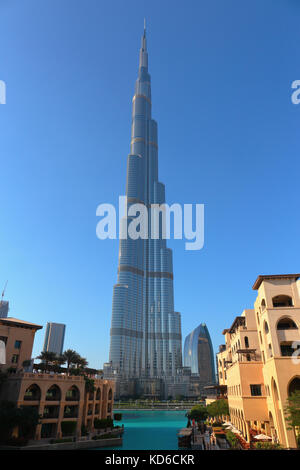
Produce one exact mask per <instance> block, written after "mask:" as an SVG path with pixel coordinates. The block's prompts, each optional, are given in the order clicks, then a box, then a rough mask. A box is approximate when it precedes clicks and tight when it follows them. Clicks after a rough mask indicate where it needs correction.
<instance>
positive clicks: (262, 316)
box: [217, 274, 300, 448]
mask: <svg viewBox="0 0 300 470" xmlns="http://www.w3.org/2000/svg"><path fill="white" fill-rule="evenodd" d="M299 277H300V274H283V275H269V276H259V277H258V278H257V280H256V281H255V283H254V286H253V289H254V290H256V291H257V299H256V301H255V304H254V309H249V310H244V311H243V313H242V314H241V315H240V316H238V317H236V318H235V319H234V321H233V323H232V325H231V327H230V328H228V329H225V330H224V331H223V334H224V336H225V345H222V347H221V348H220V351H219V353H218V355H217V360H218V377H219V383H220V385H223V386H227V394H228V404H229V411H230V420H231V422H232V423H233V424H234V426H235V427H236V428H237V429H238V430H239V431H240V432H241V433H242V435H243V436H244V438H245V439H246V441H248V443H250V441H253V442H255V438H254V436H255V435H257V434H263V435H267V436H268V437H270V438H271V439H272V441H273V442H276V443H280V444H281V445H282V446H283V447H285V448H296V434H295V429H293V428H291V426H290V425H289V423H288V422H287V420H286V406H287V399H288V397H289V396H290V395H291V394H292V393H293V392H295V391H297V390H298V391H300V358H299V345H300V280H299ZM298 431H299V430H298Z"/></svg>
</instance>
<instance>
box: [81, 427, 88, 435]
mask: <svg viewBox="0 0 300 470" xmlns="http://www.w3.org/2000/svg"><path fill="white" fill-rule="evenodd" d="M88 434H89V431H88V429H87V427H86V426H85V425H84V424H82V425H81V435H82V436H87V435H88Z"/></svg>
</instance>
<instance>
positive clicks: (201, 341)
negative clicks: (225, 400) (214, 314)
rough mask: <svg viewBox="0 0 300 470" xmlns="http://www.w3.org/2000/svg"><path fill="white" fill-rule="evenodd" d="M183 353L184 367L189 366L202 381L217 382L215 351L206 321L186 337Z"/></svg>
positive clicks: (207, 382) (206, 382)
mask: <svg viewBox="0 0 300 470" xmlns="http://www.w3.org/2000/svg"><path fill="white" fill-rule="evenodd" d="M183 354H184V367H189V368H190V369H191V373H192V374H195V375H198V376H199V380H200V382H201V383H203V384H207V385H209V384H213V383H215V381H216V376H215V361H214V351H213V347H212V342H211V339H210V335H209V332H208V329H207V326H206V324H205V323H201V324H200V325H199V326H198V327H197V328H195V329H194V330H193V331H192V332H191V333H190V334H189V335H188V336H187V337H186V338H185V342H184V352H183Z"/></svg>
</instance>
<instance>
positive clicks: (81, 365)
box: [75, 356, 89, 369]
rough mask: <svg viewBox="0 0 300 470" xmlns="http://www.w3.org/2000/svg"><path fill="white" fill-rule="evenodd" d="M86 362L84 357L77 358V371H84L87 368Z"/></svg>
mask: <svg viewBox="0 0 300 470" xmlns="http://www.w3.org/2000/svg"><path fill="white" fill-rule="evenodd" d="M88 364H89V363H88V361H87V360H86V358H85V357H81V356H78V358H77V361H76V363H75V365H76V367H77V368H78V369H85V368H86V367H87V366H88Z"/></svg>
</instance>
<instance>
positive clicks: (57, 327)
mask: <svg viewBox="0 0 300 470" xmlns="http://www.w3.org/2000/svg"><path fill="white" fill-rule="evenodd" d="M65 331H66V325H64V324H63V323H47V327H46V333H45V341H44V348H43V351H49V352H54V353H56V354H62V352H63V348H64V339H65Z"/></svg>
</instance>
